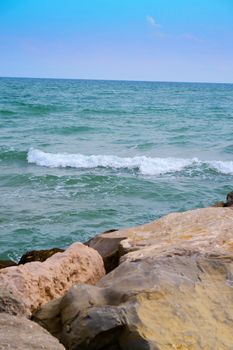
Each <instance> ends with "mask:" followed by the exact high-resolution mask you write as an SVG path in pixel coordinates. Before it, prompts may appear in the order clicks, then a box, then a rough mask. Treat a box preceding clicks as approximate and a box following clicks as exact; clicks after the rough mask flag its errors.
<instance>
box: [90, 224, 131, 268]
mask: <svg viewBox="0 0 233 350" xmlns="http://www.w3.org/2000/svg"><path fill="white" fill-rule="evenodd" d="M112 232H116V231H110V232H104V233H102V234H100V235H98V236H96V237H94V238H92V239H90V240H89V241H88V242H87V243H85V244H86V245H87V246H88V247H90V248H93V249H95V250H97V252H98V253H99V254H100V255H101V256H102V258H103V261H104V267H105V270H106V272H107V273H108V272H110V271H112V270H113V269H115V268H116V267H117V266H118V264H119V258H120V255H119V243H120V242H121V241H122V239H123V238H126V237H116V238H115V237H114V236H113V237H110V238H108V236H107V234H108V233H112Z"/></svg>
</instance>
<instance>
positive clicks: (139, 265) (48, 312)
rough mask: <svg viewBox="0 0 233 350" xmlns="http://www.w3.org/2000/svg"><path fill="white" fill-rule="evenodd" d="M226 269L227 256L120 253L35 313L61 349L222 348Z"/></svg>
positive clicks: (231, 270)
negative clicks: (124, 257) (99, 274)
mask: <svg viewBox="0 0 233 350" xmlns="http://www.w3.org/2000/svg"><path fill="white" fill-rule="evenodd" d="M230 276H233V258H232V257H229V256H226V257H225V258H221V257H215V258H212V257H203V256H201V255H199V254H193V255H188V254H187V255H183V256H175V255H174V256H170V257H166V256H161V257H160V258H153V257H152V258H147V259H142V260H140V261H137V262H131V261H130V262H128V261H126V262H124V263H122V264H121V265H120V266H119V267H118V268H116V269H115V270H114V271H112V272H111V273H110V274H108V275H106V276H105V277H104V278H103V279H102V280H101V281H100V282H99V283H98V284H97V286H88V285H83V284H77V285H76V286H74V287H72V288H71V289H70V291H69V292H68V293H67V294H66V295H65V296H64V297H63V298H61V299H60V300H59V303H57V305H51V303H48V304H46V305H44V307H43V308H42V309H41V310H40V311H38V312H37V314H36V315H35V318H36V320H37V321H39V322H40V324H41V325H43V326H44V327H46V328H47V329H48V330H49V331H50V332H51V333H52V334H54V335H56V336H57V337H58V339H60V341H61V342H62V343H63V344H64V345H65V347H66V349H68V350H107V349H111V347H114V349H118V350H128V349H137V350H147V349H153V350H155V349H157V350H173V349H186V350H190V349H192V350H212V349H214V348H215V349H221V350H229V349H231V346H232V344H233V333H232V327H233V317H232V312H233V302H232V300H233V291H232V283H233V282H232V280H231V277H230ZM52 310H53V311H52ZM55 324H56V326H57V328H56V329H54V325H55Z"/></svg>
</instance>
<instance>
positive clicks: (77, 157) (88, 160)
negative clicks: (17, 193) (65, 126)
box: [27, 148, 233, 175]
mask: <svg viewBox="0 0 233 350" xmlns="http://www.w3.org/2000/svg"><path fill="white" fill-rule="evenodd" d="M27 160H28V163H34V164H37V165H39V166H45V167H50V168H66V167H72V168H77V169H82V168H84V169H91V168H97V167H103V168H111V169H138V170H139V171H140V172H141V174H143V175H159V174H165V173H170V172H177V171H181V170H183V169H185V168H188V167H192V168H195V169H197V168H200V167H201V166H202V165H207V166H208V167H209V168H211V169H212V170H215V171H217V172H220V173H223V174H233V162H232V161H228V162H223V161H204V162H203V161H200V160H199V159H198V158H192V159H182V158H151V157H146V156H136V157H118V156H114V155H91V156H86V155H83V154H67V153H48V152H43V151H41V150H38V149H34V148H30V150H29V152H28V155H27Z"/></svg>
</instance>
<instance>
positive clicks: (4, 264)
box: [0, 260, 17, 270]
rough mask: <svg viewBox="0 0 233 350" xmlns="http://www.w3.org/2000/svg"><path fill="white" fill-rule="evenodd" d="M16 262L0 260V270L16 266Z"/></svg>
mask: <svg viewBox="0 0 233 350" xmlns="http://www.w3.org/2000/svg"><path fill="white" fill-rule="evenodd" d="M16 265H17V264H16V262H15V261H13V260H0V270H1V269H5V267H9V266H16Z"/></svg>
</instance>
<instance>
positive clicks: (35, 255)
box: [18, 248, 65, 265]
mask: <svg viewBox="0 0 233 350" xmlns="http://www.w3.org/2000/svg"><path fill="white" fill-rule="evenodd" d="M64 251H65V250H64V249H60V248H52V249H45V250H31V251H30V252H26V253H25V254H24V255H22V257H21V259H20V260H19V263H18V265H20V264H26V263H28V262H32V261H41V262H43V261H45V260H46V259H48V258H50V257H51V256H52V255H54V254H56V253H63V252H64Z"/></svg>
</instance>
